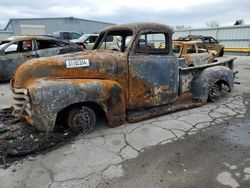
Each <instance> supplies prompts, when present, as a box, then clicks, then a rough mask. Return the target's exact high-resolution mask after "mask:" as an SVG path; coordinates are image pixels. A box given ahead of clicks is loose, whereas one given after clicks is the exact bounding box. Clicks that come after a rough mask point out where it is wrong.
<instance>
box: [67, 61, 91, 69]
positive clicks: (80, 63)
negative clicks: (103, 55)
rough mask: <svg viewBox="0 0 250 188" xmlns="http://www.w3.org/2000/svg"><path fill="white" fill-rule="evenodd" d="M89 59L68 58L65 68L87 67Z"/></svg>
mask: <svg viewBox="0 0 250 188" xmlns="http://www.w3.org/2000/svg"><path fill="white" fill-rule="evenodd" d="M88 66H89V60H88V59H80V60H68V61H66V67H67V68H75V67H88Z"/></svg>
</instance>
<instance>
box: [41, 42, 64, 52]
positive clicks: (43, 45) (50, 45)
mask: <svg viewBox="0 0 250 188" xmlns="http://www.w3.org/2000/svg"><path fill="white" fill-rule="evenodd" d="M60 46H61V45H60V44H59V43H57V42H56V41H54V40H37V47H38V50H42V49H47V48H55V47H60Z"/></svg>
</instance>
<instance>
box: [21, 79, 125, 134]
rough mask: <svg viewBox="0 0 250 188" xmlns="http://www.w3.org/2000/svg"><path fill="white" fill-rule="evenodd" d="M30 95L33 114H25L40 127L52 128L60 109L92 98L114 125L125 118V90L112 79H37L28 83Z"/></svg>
mask: <svg viewBox="0 0 250 188" xmlns="http://www.w3.org/2000/svg"><path fill="white" fill-rule="evenodd" d="M37 85H39V87H37ZM29 95H30V101H31V102H32V108H31V114H32V115H31V116H29V115H27V116H25V118H26V119H27V121H29V123H30V124H32V125H34V126H36V127H37V128H38V129H39V130H47V131H48V130H49V131H52V130H53V128H54V125H55V121H56V118H57V114H58V113H59V112H60V111H61V110H63V109H65V108H66V107H68V106H70V105H74V104H79V103H83V102H92V103H95V104H98V105H99V106H100V107H102V109H103V110H104V112H105V114H106V116H107V119H108V122H109V124H110V126H111V127H114V126H117V125H120V124H122V123H124V122H125V101H124V94H123V91H122V89H121V87H120V85H119V84H118V83H116V82H113V81H109V80H96V79H91V80H88V79H70V80H37V82H36V83H35V84H33V85H30V86H29ZM55 96H56V97H55Z"/></svg>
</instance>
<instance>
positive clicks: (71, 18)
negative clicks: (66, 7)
mask: <svg viewBox="0 0 250 188" xmlns="http://www.w3.org/2000/svg"><path fill="white" fill-rule="evenodd" d="M54 19H69V20H81V21H87V22H95V23H102V24H109V25H115V24H114V23H109V22H102V21H95V20H88V19H82V18H75V17H72V16H70V17H47V18H11V19H10V20H9V21H8V23H7V25H6V26H5V28H4V30H6V29H7V27H8V25H9V24H10V23H11V22H12V21H21V20H54Z"/></svg>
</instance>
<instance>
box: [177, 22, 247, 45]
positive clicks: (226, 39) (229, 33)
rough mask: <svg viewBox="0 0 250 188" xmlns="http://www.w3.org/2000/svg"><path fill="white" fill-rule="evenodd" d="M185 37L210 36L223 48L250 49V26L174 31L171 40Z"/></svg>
mask: <svg viewBox="0 0 250 188" xmlns="http://www.w3.org/2000/svg"><path fill="white" fill-rule="evenodd" d="M187 35H204V36H212V37H214V38H215V39H217V40H218V41H220V43H221V44H223V45H225V47H248V48H249V47H250V25H239V26H226V27H216V28H200V29H181V30H175V31H174V37H173V38H175V39H176V38H178V37H185V36H187Z"/></svg>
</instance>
